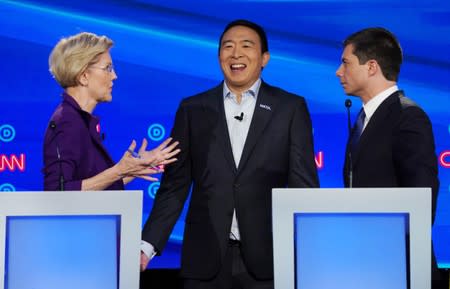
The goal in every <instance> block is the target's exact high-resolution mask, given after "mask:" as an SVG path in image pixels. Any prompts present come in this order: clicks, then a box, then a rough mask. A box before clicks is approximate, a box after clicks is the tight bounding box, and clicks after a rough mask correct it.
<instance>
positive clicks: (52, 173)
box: [43, 32, 179, 190]
mask: <svg viewBox="0 0 450 289" xmlns="http://www.w3.org/2000/svg"><path fill="white" fill-rule="evenodd" d="M112 46H113V41H112V40H111V39H109V38H108V37H106V36H97V35H95V34H93V33H87V32H82V33H79V34H76V35H73V36H70V37H67V38H63V39H61V40H60V41H59V42H58V43H57V44H56V46H55V47H54V48H53V50H52V52H51V54H50V57H49V66H50V72H51V74H52V75H53V77H54V78H55V79H56V81H57V82H58V83H59V85H60V86H61V87H62V88H63V89H64V92H63V94H62V98H63V99H62V102H61V103H60V104H59V106H58V107H57V108H56V110H55V111H54V113H53V115H52V117H51V119H50V122H49V126H48V128H47V131H46V133H45V139H44V168H43V173H44V190H123V189H124V184H126V183H128V182H130V181H131V180H132V179H134V178H135V177H139V178H143V179H146V180H149V181H155V180H156V178H154V177H152V176H151V175H152V174H156V173H160V172H162V168H163V166H164V165H167V164H170V163H172V162H174V161H176V158H175V157H174V156H175V155H176V154H177V153H178V152H179V149H177V148H176V146H177V145H178V142H173V143H171V144H170V142H171V139H170V138H169V139H167V140H165V141H164V142H163V143H162V144H161V145H160V146H158V147H157V148H155V149H153V150H151V151H147V150H146V148H147V141H146V140H145V139H144V140H143V141H142V145H141V147H140V149H139V151H138V152H135V151H134V150H135V148H136V142H135V141H134V140H133V141H132V143H131V145H130V146H129V148H128V149H127V150H126V151H125V153H124V154H123V156H122V158H121V159H120V161H119V162H118V163H117V164H116V163H114V161H113V160H112V159H111V157H110V155H109V154H108V152H107V150H106V148H105V147H104V146H103V143H102V139H101V136H100V131H99V119H98V118H97V117H96V116H94V115H93V114H92V113H93V111H94V109H95V107H96V106H97V104H99V103H101V102H110V101H111V100H112V95H111V92H112V87H113V82H114V80H116V79H117V75H116V72H115V71H114V66H113V63H112V59H111V55H110V49H111V47H112Z"/></svg>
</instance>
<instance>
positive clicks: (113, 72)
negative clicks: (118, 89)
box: [112, 70, 117, 80]
mask: <svg viewBox="0 0 450 289" xmlns="http://www.w3.org/2000/svg"><path fill="white" fill-rule="evenodd" d="M112 79H113V80H116V79H117V74H116V71H115V70H113V71H112Z"/></svg>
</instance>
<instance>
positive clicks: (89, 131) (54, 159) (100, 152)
mask: <svg viewBox="0 0 450 289" xmlns="http://www.w3.org/2000/svg"><path fill="white" fill-rule="evenodd" d="M52 124H54V125H52ZM98 124H99V119H98V118H96V117H95V116H93V115H91V114H89V113H88V112H86V111H83V110H82V109H81V108H80V106H79V105H78V103H77V102H76V101H75V100H74V99H73V98H72V97H71V96H70V95H68V94H67V93H63V101H62V103H61V104H60V105H59V106H58V107H57V108H56V110H55V112H54V113H53V115H52V117H51V119H50V125H49V126H48V128H47V131H46V132H45V138H44V168H43V169H42V172H43V174H44V190H46V191H57V190H60V176H61V174H62V175H63V177H64V190H67V191H74V190H75V191H76V190H81V181H82V180H84V179H87V178H90V177H93V176H95V175H97V174H99V173H101V172H102V171H104V170H106V169H108V168H110V167H112V166H114V161H113V160H112V159H111V157H110V155H109V154H108V152H107V151H106V149H105V147H104V146H103V144H102V140H101V137H100V133H99V131H98V129H97V128H98ZM58 151H59V155H60V157H59V159H58ZM123 189H124V186H123V182H122V180H119V181H116V182H114V183H113V184H112V185H111V186H109V187H108V188H106V190H123Z"/></svg>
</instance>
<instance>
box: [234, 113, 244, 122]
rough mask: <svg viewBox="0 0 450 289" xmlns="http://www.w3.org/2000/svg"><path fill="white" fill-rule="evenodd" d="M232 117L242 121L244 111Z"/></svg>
mask: <svg viewBox="0 0 450 289" xmlns="http://www.w3.org/2000/svg"><path fill="white" fill-rule="evenodd" d="M234 118H235V119H237V120H239V121H242V120H243V119H244V113H243V112H241V115H236V116H235V117H234Z"/></svg>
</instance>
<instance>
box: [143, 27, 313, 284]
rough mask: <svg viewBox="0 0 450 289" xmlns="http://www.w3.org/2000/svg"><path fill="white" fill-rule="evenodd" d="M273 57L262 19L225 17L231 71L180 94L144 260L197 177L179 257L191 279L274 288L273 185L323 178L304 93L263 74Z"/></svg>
mask: <svg viewBox="0 0 450 289" xmlns="http://www.w3.org/2000/svg"><path fill="white" fill-rule="evenodd" d="M269 58H270V54H269V51H268V43H267V37H266V34H265V32H264V30H263V29H262V28H261V27H260V26H259V25H257V24H255V23H252V22H249V21H246V20H236V21H233V22H231V23H229V24H228V25H227V26H226V27H225V29H224V31H223V33H222V35H221V37H220V41H219V62H220V66H221V69H222V72H223V75H224V78H225V80H224V81H223V82H222V83H221V84H220V85H218V86H217V87H215V88H213V89H211V90H208V91H206V92H203V93H200V94H198V95H195V96H192V97H189V98H186V99H184V100H183V101H182V102H181V104H180V106H179V108H178V111H177V113H176V117H175V122H174V127H173V130H172V137H173V139H175V140H177V141H179V143H180V144H179V148H180V149H181V152H180V154H179V156H178V162H176V163H175V164H173V165H170V166H167V168H166V169H165V173H164V175H163V177H162V182H161V186H160V188H159V190H158V192H157V194H156V198H155V202H154V205H153V208H152V211H151V214H150V216H149V218H148V220H147V222H146V224H145V227H144V229H143V233H142V239H143V245H142V249H143V252H142V254H141V269H145V268H146V266H147V263H148V262H149V259H150V258H151V257H153V255H154V254H155V253H156V254H160V253H161V252H162V250H163V248H164V246H165V244H166V242H167V240H168V238H169V235H170V233H171V231H172V228H173V226H174V224H175V222H176V221H177V219H178V217H179V215H180V213H181V211H182V209H183V205H184V203H185V201H186V199H187V197H188V194H189V189H190V188H191V185H192V195H191V200H190V204H189V210H188V213H187V216H186V225H185V232H184V241H183V248H182V257H181V276H182V278H183V285H184V288H186V289H194V288H195V289H203V288H204V289H206V288H210V289H221V288H224V289H225V288H227V289H228V288H245V289H247V288H255V289H259V288H260V289H262V288H273V252H272V251H273V246H272V197H271V191H272V188H283V187H293V188H311V187H318V186H319V181H318V177H317V171H316V166H315V161H314V152H313V139H312V125H311V119H310V115H309V112H308V109H307V106H306V103H305V100H304V98H303V97H300V96H298V95H294V94H291V93H289V92H286V91H284V90H282V89H280V88H277V87H273V86H270V85H268V84H267V83H265V82H264V81H262V80H261V71H262V69H263V68H264V67H265V66H266V64H267V63H268V61H269Z"/></svg>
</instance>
